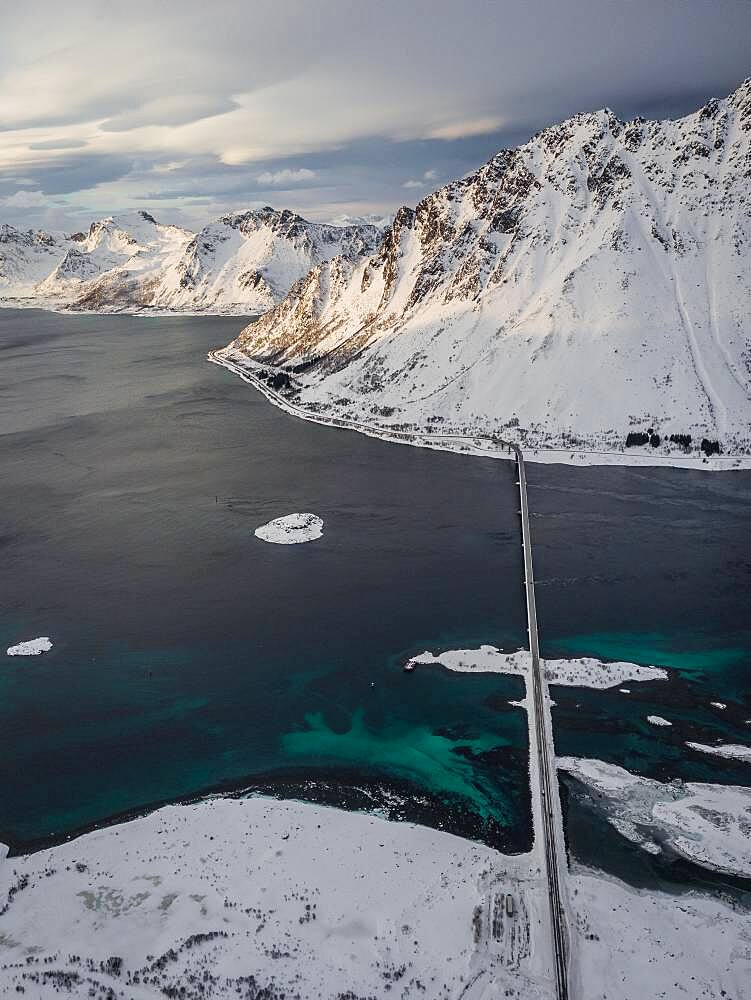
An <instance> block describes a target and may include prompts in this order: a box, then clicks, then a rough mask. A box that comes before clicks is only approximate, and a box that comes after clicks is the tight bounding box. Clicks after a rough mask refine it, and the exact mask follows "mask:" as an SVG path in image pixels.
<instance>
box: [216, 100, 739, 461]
mask: <svg viewBox="0 0 751 1000" xmlns="http://www.w3.org/2000/svg"><path fill="white" fill-rule="evenodd" d="M750 136H751V81H746V82H745V83H744V84H743V85H742V86H741V87H739V88H738V90H737V91H736V92H735V93H733V94H732V95H730V97H728V98H727V99H723V100H711V101H709V103H708V104H706V105H705V106H704V107H702V108H701V109H700V110H699V111H697V112H696V113H695V114H692V115H689V116H688V117H686V118H683V119H680V120H677V121H646V120H645V119H642V118H637V119H635V120H633V121H629V122H623V121H619V120H618V118H616V116H615V115H614V114H613V113H612V112H611V111H609V110H607V109H605V110H602V111H597V112H595V113H591V114H581V115H577V116H575V117H574V118H571V119H569V120H568V121H564V122H562V123H561V124H558V125H554V126H552V127H550V128H546V129H544V130H543V131H542V132H540V133H539V134H538V135H536V136H534V137H533V138H532V139H531V140H530V141H529V142H527V143H525V144H524V145H523V146H520V147H519V148H517V149H504V150H501V151H500V152H499V153H498V154H497V155H495V156H494V157H493V158H492V159H491V160H489V161H488V162H487V163H486V164H485V165H484V166H482V167H480V168H479V169H478V170H476V171H474V172H473V173H471V174H469V175H467V176H466V177H463V178H461V179H460V180H457V181H454V182H453V183H450V184H447V185H445V186H444V187H441V188H439V189H438V190H437V191H435V192H433V193H432V194H430V195H428V196H427V197H426V198H424V199H423V200H422V201H421V202H420V203H419V205H418V206H417V208H416V209H414V210H412V209H410V208H402V209H400V210H399V212H398V213H397V214H396V217H395V219H394V221H393V224H392V225H391V226H390V228H389V229H387V230H386V233H385V237H384V239H383V242H382V243H381V244H380V245H379V247H378V248H377V249H376V250H375V251H374V252H372V253H367V254H366V255H365V256H362V257H360V258H359V259H358V258H357V257H356V255H355V254H349V255H346V256H336V257H333V255H332V256H331V257H330V258H328V257H327V259H325V260H323V261H321V262H320V263H316V264H315V266H314V267H313V268H312V270H311V271H310V274H309V275H308V276H307V278H305V280H304V281H301V282H299V283H297V284H296V285H295V286H294V287H293V288H292V291H291V292H290V294H289V295H288V296H287V298H286V299H284V301H283V302H282V303H281V304H280V305H278V306H276V307H275V308H274V309H273V310H272V311H270V312H268V313H267V314H266V315H265V316H264V317H262V318H261V319H260V320H259V321H258V322H256V323H254V324H252V325H250V326H248V327H247V328H246V329H245V330H244V331H243V332H242V334H241V335H240V336H239V337H238V338H237V340H235V341H234V342H233V343H232V344H231V345H229V347H228V348H227V349H226V350H225V352H224V356H225V357H227V358H229V359H233V360H234V361H235V362H240V363H243V364H252V363H259V364H261V365H264V366H272V367H273V369H274V370H275V371H276V372H277V378H276V380H275V384H276V385H277V386H284V392H285V394H286V395H287V396H288V397H289V399H290V400H292V401H294V402H295V403H297V404H298V405H300V406H302V407H305V408H308V409H309V410H311V411H312V412H325V413H327V414H330V415H337V416H341V417H348V418H354V419H359V420H365V421H368V422H369V423H371V424H380V425H382V426H383V427H384V428H387V427H394V426H405V425H406V426H412V427H418V428H430V427H432V428H433V429H437V428H452V429H455V428H468V429H470V430H472V431H473V432H474V431H477V430H482V431H484V432H486V433H487V432H497V433H498V434H500V435H502V436H504V437H507V438H508V437H513V438H515V439H516V440H518V441H521V442H525V443H526V444H527V446H529V447H541V448H557V449H565V450H566V451H568V450H575V449H577V448H580V449H583V448H588V449H604V450H608V451H612V450H619V449H623V447H624V445H625V442H626V439H627V436H628V435H629V434H631V438H630V439H629V440H630V443H635V444H636V445H637V446H639V445H642V446H644V447H646V449H647V451H649V449H650V448H653V449H659V452H660V453H662V452H663V451H666V452H668V453H674V452H677V453H681V452H683V451H685V452H687V453H694V454H699V455H700V454H701V452H700V451H699V448H700V446H701V442H702V441H703V440H705V439H706V440H705V449H707V448H708V447H719V448H720V449H721V450H722V451H723V452H724V453H734V454H745V455H748V454H749V453H750V452H751V403H750V397H751V269H750V268H749V260H750V259H751V151H750V143H749V138H750ZM280 371H281V373H282V377H281V378H280V377H279V372H280ZM671 435H673V436H674V440H672V441H671V440H670V436H671ZM689 438H690V440H689ZM715 441H716V442H717V443H718V444H717V445H716V446H715V445H714V444H713V442H715ZM655 454H657V452H655Z"/></svg>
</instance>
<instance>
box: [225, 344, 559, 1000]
mask: <svg viewBox="0 0 751 1000" xmlns="http://www.w3.org/2000/svg"><path fill="white" fill-rule="evenodd" d="M208 360H209V361H212V362H213V363H214V364H217V365H220V366H222V367H224V368H228V369H229V370H230V371H232V372H234V373H235V374H237V375H239V376H240V377H241V378H242V379H244V380H245V381H246V382H249V383H250V384H251V385H253V386H254V387H255V388H257V389H259V390H260V391H261V392H262V393H263V394H264V395H265V396H266V398H267V399H269V400H270V401H271V402H272V403H275V404H276V405H278V406H280V407H281V408H282V409H284V410H286V411H287V412H288V413H292V414H294V415H296V416H299V417H302V418H303V419H304V420H312V421H314V422H315V423H322V424H328V425H330V426H334V427H342V428H346V429H350V430H354V431H359V432H361V433H366V434H371V435H373V436H376V437H381V438H385V439H386V440H392V441H403V442H405V443H419V444H429V443H430V442H435V444H438V442H440V441H458V440H462V441H471V442H473V443H474V444H475V445H477V444H478V443H479V442H480V441H487V442H488V443H489V444H492V451H493V453H494V454H495V455H497V454H498V452H499V451H500V449H501V448H508V449H509V451H512V452H513V453H514V455H515V456H516V468H517V471H518V475H519V495H520V500H521V519H522V546H523V549H524V586H525V590H526V596H527V624H528V629H529V649H530V653H531V658H532V683H531V692H530V693H531V696H532V697H531V699H530V712H531V715H532V728H533V729H534V732H535V734H536V741H535V742H536V743H537V757H538V770H539V775H540V778H539V783H540V799H541V801H540V815H541V825H542V830H541V831H535V836H537V835H538V833H541V835H542V838H541V839H542V843H543V860H544V863H545V871H546V875H547V882H548V898H549V902H550V925H551V933H552V938H553V942H552V943H553V965H554V973H555V986H556V998H557V1000H568V997H569V989H568V968H569V948H568V923H567V920H566V911H565V908H564V905H563V894H562V890H561V874H560V871H561V867H563V865H564V864H565V861H564V858H565V855H564V853H563V847H562V844H563V832H562V820H561V814H560V805H559V804H558V777H557V773H556V770H555V760H554V758H553V754H552V746H553V734H552V724H551V722H550V719H549V712H548V703H547V701H546V697H545V696H546V693H547V682H546V681H545V679H544V677H543V675H542V668H541V666H540V644H539V636H538V632H537V607H536V604H535V583H534V575H533V573H532V541H531V537H530V531H529V507H528V505H527V473H526V469H525V467H524V455H523V454H522V450H521V448H520V447H519V445H517V444H513V443H511V442H506V441H501V440H499V439H492V438H487V437H485V436H484V435H474V436H470V435H463V434H440V433H438V434H430V435H425V436H424V437H423V436H420V435H417V434H414V433H412V432H410V431H390V432H384V429H383V428H378V427H373V426H371V425H369V424H366V423H364V422H361V421H358V420H347V419H343V418H339V417H325V416H322V415H321V414H319V413H316V414H312V413H311V412H310V411H306V410H305V409H304V408H303V407H300V406H298V405H296V404H295V403H292V402H290V401H289V400H288V399H286V398H285V397H284V396H283V395H282V394H281V393H279V392H277V391H276V390H274V389H272V388H271V386H269V385H268V384H267V383H266V382H265V381H264V380H263V379H260V378H258V377H257V375H255V374H254V373H253V372H252V371H250V370H249V369H248V368H245V367H243V366H241V365H239V364H237V363H236V362H233V361H230V360H229V359H228V358H226V357H224V356H221V352H217V351H211V352H209V355H208ZM528 688H529V685H528ZM531 750H532V748H531V747H530V752H531ZM558 830H560V831H561V833H560V837H559V836H558Z"/></svg>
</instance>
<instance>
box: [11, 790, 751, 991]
mask: <svg viewBox="0 0 751 1000" xmlns="http://www.w3.org/2000/svg"><path fill="white" fill-rule="evenodd" d="M569 881H570V886H571V896H570V899H571V904H572V907H573V914H572V915H573V917H574V921H573V923H572V934H573V942H572V943H573V951H574V954H575V956H576V958H575V960H576V973H577V982H578V984H579V988H580V990H581V992H580V994H579V995H581V996H587V997H590V996H597V995H599V994H600V992H601V990H602V984H603V982H605V981H607V983H608V997H609V998H610V1000H627V998H633V996H634V995H635V994H637V993H640V992H641V991H643V970H644V968H645V967H648V968H649V970H650V991H651V995H655V996H657V995H659V996H664V997H670V998H672V997H676V998H677V997H679V996H698V995H701V996H702V997H705V998H708V1000H719V998H720V997H721V996H723V995H729V996H733V997H738V998H741V997H742V996H743V995H744V993H743V990H744V985H743V984H744V983H748V982H749V981H751V961H750V960H749V957H748V956H749V954H751V949H749V948H748V947H746V948H745V949H744V948H743V947H742V943H743V942H745V943H746V944H747V945H748V944H749V943H751V942H749V931H748V927H747V926H746V919H747V917H746V914H745V913H743V912H740V911H739V910H738V909H737V908H735V907H734V906H733V905H732V904H731V903H729V902H727V901H725V900H721V899H718V898H714V897H711V896H708V895H702V894H700V893H698V892H691V893H686V894H684V895H683V896H682V897H681V905H680V906H676V905H675V900H674V897H672V896H671V895H667V894H665V893H662V892H659V891H645V890H636V889H633V888H632V887H630V886H628V885H626V884H624V883H623V882H620V881H618V880H617V879H615V878H612V877H608V876H604V875H603V874H602V873H596V872H593V871H591V870H582V869H577V870H575V871H573V872H572V873H571V874H570V876H569ZM508 894H510V895H511V899H512V902H511V904H510V905H511V909H512V915H511V916H509V914H508V912H507V910H506V905H505V898H506V896H507V895H508ZM50 899H54V903H55V905H54V906H50V905H49V903H50ZM543 900H544V887H543V886H542V885H541V884H540V873H539V870H538V869H537V867H536V865H535V864H534V863H532V860H531V857H530V856H529V855H521V856H518V857H511V856H507V855H503V854H499V853H498V852H496V851H494V850H492V849H491V848H488V847H485V846H484V845H482V844H477V843H473V842H470V841H467V840H463V839H461V838H459V837H455V836H452V835H451V834H447V833H442V832H440V831H435V830H430V829H428V828H426V827H419V826H413V825H410V824H404V823H393V822H390V821H388V820H384V819H380V818H377V817H374V816H369V815H366V814H361V813H350V812H345V811H343V810H339V809H332V808H326V807H322V806H315V805H311V804H306V803H301V802H292V801H278V800H275V799H267V798H263V797H254V798H248V799H231V798H211V799H206V800H203V801H201V802H198V803H195V804H193V805H182V806H166V807H163V808H161V809H159V810H157V811H156V812H153V813H151V814H149V815H147V816H144V817H142V818H140V819H137V820H132V821H130V822H128V823H124V824H121V825H119V826H111V827H107V828H105V829H101V830H96V831H94V832H92V833H89V834H86V835H84V836H82V837H79V838H77V839H76V840H72V841H68V842H67V843H65V844H61V845H59V846H58V847H53V848H50V849H47V850H44V851H40V852H38V853H36V854H33V855H28V856H23V857H13V858H8V859H6V860H5V861H4V862H2V861H0V994H3V995H6V994H7V995H16V993H15V991H16V989H17V988H18V987H22V988H23V989H24V990H25V992H26V995H27V996H28V995H31V996H34V997H35V998H37V1000H46V998H48V997H49V998H52V997H55V996H58V995H59V991H60V989H61V988H63V989H64V991H65V992H66V994H67V995H69V996H72V997H81V998H83V997H88V996H90V995H92V994H91V992H90V991H92V990H93V991H94V995H103V994H104V995H106V993H107V991H108V990H109V989H112V990H113V991H114V993H115V995H120V994H121V993H122V992H123V991H124V993H123V995H126V996H128V997H129V998H133V1000H147V998H148V1000H154V998H156V997H163V996H164V995H165V994H166V995H167V996H172V995H174V996H178V995H179V996H180V997H184V1000H198V998H199V997H200V998H203V1000H219V998H220V997H221V998H224V997H226V996H228V995H240V996H243V997H255V996H257V994H258V991H259V990H262V989H266V990H267V992H266V993H264V994H263V995H264V996H265V997H267V1000H279V997H280V996H281V994H282V993H285V994H286V995H287V996H290V995H299V996H301V997H314V996H315V997H321V998H332V1000H333V998H335V997H343V996H360V997H365V996H377V997H382V996H386V995H390V996H395V997H403V998H407V997H409V998H411V997H415V996H420V997H424V998H425V1000H438V998H439V997H442V998H445V997H447V996H448V997H453V998H458V997H460V996H461V997H464V998H471V1000H486V998H490V997H492V996H503V995H511V994H512V993H513V995H517V996H523V997H525V1000H543V998H545V1000H548V998H549V997H550V995H551V988H552V984H551V981H550V978H549V969H547V968H546V950H545V944H544V938H540V936H539V933H540V932H539V920H540V918H541V916H542V909H544V903H543ZM637 957H638V960H637ZM183 989H184V991H185V992H182V990H183ZM172 991H179V993H178V992H174V993H173V992H172ZM348 991H350V992H348ZM505 991H509V992H508V993H507V992H505Z"/></svg>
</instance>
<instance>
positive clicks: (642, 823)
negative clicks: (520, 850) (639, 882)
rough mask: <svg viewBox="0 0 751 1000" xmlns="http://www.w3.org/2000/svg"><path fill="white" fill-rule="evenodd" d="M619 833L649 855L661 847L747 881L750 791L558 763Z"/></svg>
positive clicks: (586, 763) (583, 762)
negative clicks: (592, 796)
mask: <svg viewBox="0 0 751 1000" xmlns="http://www.w3.org/2000/svg"><path fill="white" fill-rule="evenodd" d="M557 765H558V768H559V770H561V771H565V772H566V773H567V774H570V775H571V776H572V777H574V778H576V779H577V780H578V781H579V782H581V784H582V785H584V786H585V787H586V788H587V789H588V790H589V791H590V792H593V793H594V795H595V800H594V801H595V802H596V808H597V810H598V811H601V812H602V813H603V814H604V816H605V818H606V819H607V820H608V822H609V823H610V824H611V825H612V826H613V827H614V828H615V829H616V830H618V832H619V833H620V834H621V835H622V836H624V837H626V838H627V839H628V840H631V841H632V842H633V843H635V844H637V845H638V846H639V847H641V848H642V849H643V850H645V851H647V852H648V853H650V854H660V853H661V852H662V851H663V849H664V847H665V845H667V846H669V848H670V849H671V850H672V851H674V852H675V853H677V854H679V855H681V856H682V857H684V858H686V859H687V860H688V861H691V862H693V863H694V864H696V865H699V866H700V867H703V868H707V869H709V870H711V871H717V872H724V873H726V874H730V875H738V876H741V877H743V878H751V841H749V837H748V829H749V827H750V826H751V788H746V787H744V786H740V785H718V784H711V783H709V782H695V781H689V782H682V781H680V780H676V781H671V782H660V781H656V780H654V779H653V778H644V777H642V776H640V775H638V774H632V773H631V772H630V771H627V770H626V769H625V768H623V767H619V766H618V765H616V764H607V763H604V762H603V761H599V760H590V759H584V758H574V757H559V758H558V761H557Z"/></svg>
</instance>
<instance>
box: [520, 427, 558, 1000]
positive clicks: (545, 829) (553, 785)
mask: <svg viewBox="0 0 751 1000" xmlns="http://www.w3.org/2000/svg"><path fill="white" fill-rule="evenodd" d="M511 447H512V449H513V451H514V454H515V455H516V468H517V471H518V474H519V496H520V499H521V519H522V546H523V548H524V587H525V590H526V594H527V623H528V628H529V651H530V653H531V656H532V685H531V695H532V699H531V700H532V705H531V706H530V707H531V711H532V712H533V714H534V721H533V724H534V730H535V734H536V736H537V741H536V742H537V764H538V770H539V780H540V797H541V803H540V807H541V813H542V831H541V832H542V840H543V854H544V858H545V867H546V872H547V882H548V897H549V900H550V924H551V932H552V937H553V958H554V966H555V985H556V996H557V1000H568V996H569V990H568V924H567V920H566V912H565V909H564V906H563V896H562V891H561V875H560V868H561V865H560V864H559V861H560V860H561V859H562V858H563V851H562V844H561V843H560V840H559V837H558V830H559V824H560V806H559V804H558V779H557V775H556V771H555V760H554V759H553V756H552V753H551V747H552V731H551V730H552V726H550V725H549V723H548V704H547V702H546V698H545V694H546V692H547V682H546V681H545V680H544V678H543V676H542V667H541V666H540V643H539V636H538V632H537V606H536V604H535V581H534V575H533V573H532V541H531V537H530V531H529V507H528V504H527V473H526V469H525V467H524V455H523V454H522V450H521V448H519V447H518V445H511ZM530 750H531V747H530Z"/></svg>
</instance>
